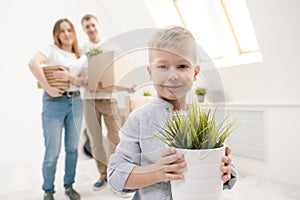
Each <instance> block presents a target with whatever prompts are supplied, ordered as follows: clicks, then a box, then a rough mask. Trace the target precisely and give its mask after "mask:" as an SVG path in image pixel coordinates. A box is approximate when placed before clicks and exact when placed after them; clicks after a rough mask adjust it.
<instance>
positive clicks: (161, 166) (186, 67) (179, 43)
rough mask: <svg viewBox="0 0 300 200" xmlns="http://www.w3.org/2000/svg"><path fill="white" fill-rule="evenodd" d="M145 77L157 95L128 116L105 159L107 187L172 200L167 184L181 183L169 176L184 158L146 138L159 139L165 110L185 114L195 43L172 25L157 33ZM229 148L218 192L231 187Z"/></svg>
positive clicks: (232, 171)
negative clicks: (183, 112)
mask: <svg viewBox="0 0 300 200" xmlns="http://www.w3.org/2000/svg"><path fill="white" fill-rule="evenodd" d="M149 47H150V49H149V61H150V66H149V67H148V72H149V75H150V77H151V79H152V81H153V84H154V87H155V89H156V91H157V98H155V99H154V100H153V101H152V102H151V103H149V104H147V105H145V106H142V107H140V108H138V109H136V110H135V111H133V112H132V113H131V114H130V116H129V118H128V120H127V121H126V123H125V124H124V126H123V127H122V129H121V130H120V138H121V141H120V144H119V145H118V147H117V149H116V151H115V153H114V154H113V155H112V156H111V157H110V161H109V169H108V182H109V184H110V186H111V188H112V189H113V190H114V191H115V192H119V193H125V192H135V194H134V197H133V199H134V200H140V199H142V200H153V199H159V200H162V199H168V200H170V199H172V195H171V188H170V182H169V181H170V180H181V179H183V178H184V176H183V174H179V173H174V172H176V171H178V170H180V169H183V168H185V167H186V163H185V161H184V155H182V154H181V155H177V154H176V150H175V149H174V148H166V147H165V144H164V143H162V142H161V141H160V140H158V139H156V138H154V137H153V136H152V135H151V134H149V133H153V134H159V132H158V131H159V128H158V127H163V126H164V122H165V119H166V117H170V108H172V109H174V110H186V109H187V102H186V96H187V93H188V91H189V90H190V89H191V87H192V85H193V82H194V81H195V80H196V77H197V75H198V73H199V72H200V67H199V66H197V65H196V63H197V50H196V43H195V39H194V37H193V35H192V34H191V33H190V32H189V31H188V30H187V29H185V28H183V27H178V26H173V27H168V28H165V29H160V30H158V31H157V32H156V33H155V34H154V35H153V37H152V38H151V40H150V42H149ZM229 154H230V149H229V148H227V149H226V156H224V157H223V159H222V161H223V162H224V166H223V167H222V168H221V171H222V173H223V175H222V177H220V178H222V179H223V182H224V189H230V188H231V187H232V186H233V185H234V183H235V182H236V171H235V169H234V168H233V167H232V166H231V162H232V160H231V158H230V156H229Z"/></svg>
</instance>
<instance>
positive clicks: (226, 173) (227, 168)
mask: <svg viewBox="0 0 300 200" xmlns="http://www.w3.org/2000/svg"><path fill="white" fill-rule="evenodd" d="M230 152H231V149H230V147H228V146H226V148H225V156H223V157H222V162H223V163H224V165H223V166H222V167H221V172H222V173H223V174H222V180H223V182H224V183H226V182H227V181H229V180H230V179H231V174H230V173H231V162H232V159H231V157H230Z"/></svg>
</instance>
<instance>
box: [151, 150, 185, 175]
mask: <svg viewBox="0 0 300 200" xmlns="http://www.w3.org/2000/svg"><path fill="white" fill-rule="evenodd" d="M155 165H156V167H157V168H158V171H157V176H158V177H157V178H158V179H159V180H160V181H170V180H181V179H183V178H184V176H183V174H181V173H178V172H177V171H178V170H181V169H184V168H185V167H186V163H185V161H184V155H183V154H180V155H178V154H176V149H175V148H174V147H171V148H167V149H165V150H164V151H163V152H161V154H160V155H159V157H158V159H157V161H156V163H155Z"/></svg>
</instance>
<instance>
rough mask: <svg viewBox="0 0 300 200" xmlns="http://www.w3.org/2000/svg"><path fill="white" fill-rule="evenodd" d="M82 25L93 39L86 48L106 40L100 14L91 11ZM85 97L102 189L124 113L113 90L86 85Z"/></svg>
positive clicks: (87, 127)
mask: <svg viewBox="0 0 300 200" xmlns="http://www.w3.org/2000/svg"><path fill="white" fill-rule="evenodd" d="M81 25H82V28H83V30H84V32H85V33H86V35H87V36H88V38H89V41H88V42H87V43H86V44H85V46H84V47H83V48H84V51H85V52H87V51H89V50H90V49H91V48H98V47H99V46H100V44H101V42H102V41H101V36H100V27H99V23H98V20H97V18H96V17H95V16H93V15H90V14H88V15H85V16H84V17H83V18H82V20H81ZM101 50H102V49H101ZM82 98H83V109H84V116H85V121H86V131H87V135H88V138H89V140H90V146H91V151H92V155H93V157H94V159H95V161H96V164H97V168H98V171H99V178H98V180H97V181H96V182H95V183H94V185H93V189H94V190H99V189H101V188H103V186H104V185H106V183H107V172H106V171H107V164H108V157H107V154H108V156H109V155H111V154H112V153H113V152H114V150H115V147H116V145H117V144H118V143H119V141H120V138H119V135H118V132H119V129H120V126H121V116H120V113H119V109H118V104H117V101H116V100H115V99H113V98H112V94H111V93H106V92H99V91H89V90H88V87H86V88H85V89H84V92H83V95H82ZM102 117H103V120H104V122H105V125H106V128H107V138H108V142H107V140H106V141H105V144H106V143H108V149H109V152H106V151H105V148H104V145H103V141H104V139H105V138H104V137H103V134H102V123H101V121H102Z"/></svg>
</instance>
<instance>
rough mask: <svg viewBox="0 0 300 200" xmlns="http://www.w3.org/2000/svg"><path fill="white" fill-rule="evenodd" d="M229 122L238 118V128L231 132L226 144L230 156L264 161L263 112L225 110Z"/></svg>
mask: <svg viewBox="0 0 300 200" xmlns="http://www.w3.org/2000/svg"><path fill="white" fill-rule="evenodd" d="M226 112H227V113H228V114H229V115H230V120H232V119H234V118H235V117H238V121H239V123H240V125H239V127H238V128H237V129H236V130H235V131H234V132H232V134H231V135H230V136H229V138H228V140H227V144H228V145H229V146H230V147H231V148H232V154H235V155H238V156H243V157H247V158H252V159H256V160H261V161H264V160H265V159H266V147H265V146H266V142H265V141H266V136H265V135H266V134H265V126H264V124H265V111H264V110H247V109H245V110H242V109H239V110H236V109H231V108H230V109H227V110H226Z"/></svg>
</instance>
